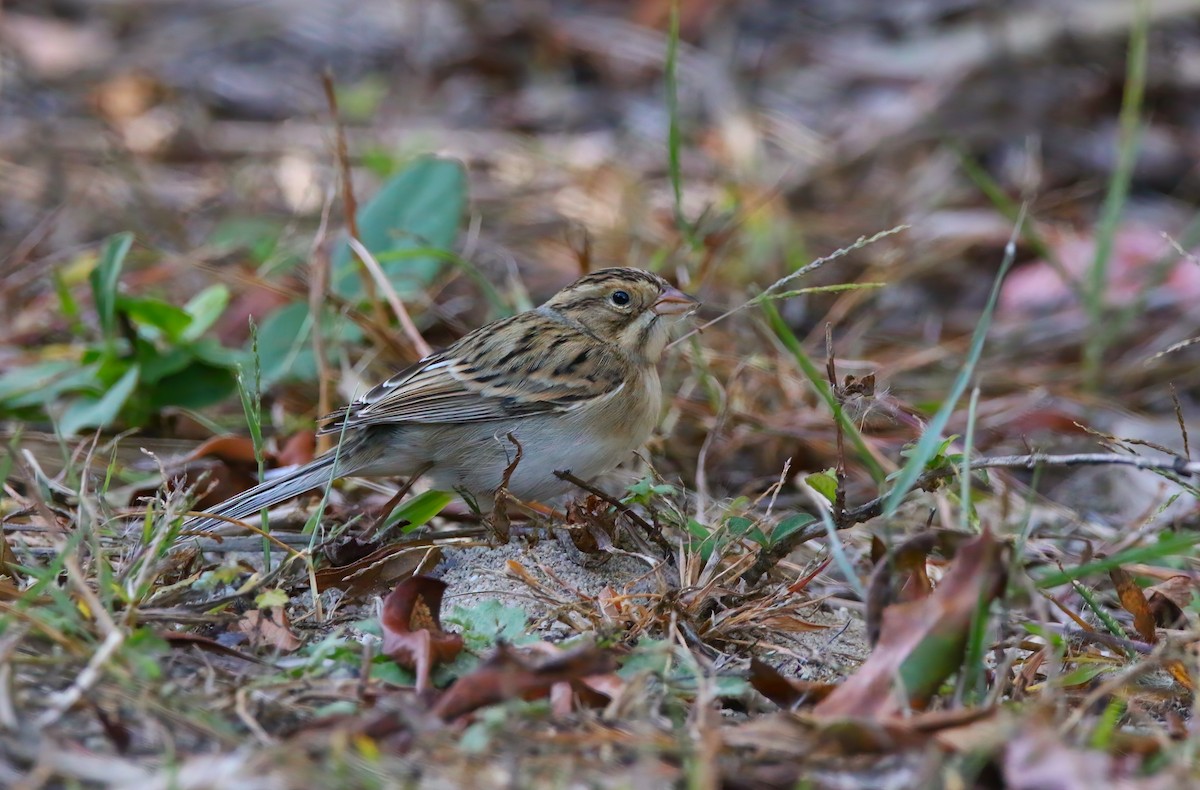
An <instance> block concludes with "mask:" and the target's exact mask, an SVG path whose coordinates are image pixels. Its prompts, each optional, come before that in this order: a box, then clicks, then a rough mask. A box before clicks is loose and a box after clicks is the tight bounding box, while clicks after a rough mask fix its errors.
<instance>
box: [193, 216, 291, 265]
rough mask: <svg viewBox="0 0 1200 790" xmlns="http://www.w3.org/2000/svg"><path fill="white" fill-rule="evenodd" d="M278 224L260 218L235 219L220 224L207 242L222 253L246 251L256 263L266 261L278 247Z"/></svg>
mask: <svg viewBox="0 0 1200 790" xmlns="http://www.w3.org/2000/svg"><path fill="white" fill-rule="evenodd" d="M281 234H282V225H281V223H280V222H277V221H275V220H271V219H264V218H261V217H256V218H249V217H235V218H233V219H227V220H223V221H222V222H220V223H219V224H218V225H217V227H216V228H215V229H214V230H213V232H212V235H211V236H209V239H208V242H209V244H211V245H212V246H214V247H216V248H218V249H220V250H222V251H232V250H246V251H247V252H249V253H250V257H251V258H253V259H254V260H255V261H257V262H258V263H262V262H263V261H265V260H267V259H268V258H269V257H271V255H272V254H273V253H274V252H275V248H276V247H277V246H278V245H279V237H280V235H281Z"/></svg>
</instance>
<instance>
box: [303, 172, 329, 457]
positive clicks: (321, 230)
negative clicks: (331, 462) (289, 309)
mask: <svg viewBox="0 0 1200 790" xmlns="http://www.w3.org/2000/svg"><path fill="white" fill-rule="evenodd" d="M332 208H333V192H332V191H330V192H329V193H328V197H327V198H326V200H325V205H324V206H322V207H321V223H320V225H318V226H317V233H316V235H314V236H313V243H312V246H311V247H310V248H309V253H308V259H309V264H308V268H309V271H310V272H312V277H311V279H310V280H309V284H308V314H309V315H310V316H312V320H313V330H312V347H313V358H314V359H316V362H317V413H318V414H329V413H330V412H331V411H333V399H332V398H331V391H332V390H333V375H332V374H331V373H330V369H329V354H328V353H326V349H325V334H324V332H322V331H321V314H322V313H323V312H324V309H325V297H326V294H327V292H328V291H329V268H330V257H329V251H328V250H326V249H325V235H326V233H327V229H328V228H329V214H330V212H331V210H332ZM331 447H333V437H332V436H330V435H328V434H319V435H318V436H317V454H318V455H320V454H321V453H324V452H326V451H327V450H329V449H330V448H331Z"/></svg>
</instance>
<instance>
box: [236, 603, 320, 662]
mask: <svg viewBox="0 0 1200 790" xmlns="http://www.w3.org/2000/svg"><path fill="white" fill-rule="evenodd" d="M234 627H235V628H236V630H238V631H240V632H242V633H243V634H245V635H246V636H247V638H248V639H249V640H250V644H252V645H254V646H255V647H269V648H272V649H274V650H278V651H279V652H281V653H291V652H293V651H295V650H298V649H299V648H300V646H301V645H303V644H304V642H302V641H301V640H300V637H298V636H296V634H295V633H293V632H292V626H291V623H289V622H288V617H287V612H285V611H284V610H283V607H282V606H272V607H271V608H270V609H266V610H264V609H252V610H251V611H249V612H246V613H245V614H243V615H242V617H241V619H240V620H238V621H237V625H236V626H234Z"/></svg>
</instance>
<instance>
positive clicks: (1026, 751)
mask: <svg viewBox="0 0 1200 790" xmlns="http://www.w3.org/2000/svg"><path fill="white" fill-rule="evenodd" d="M1112 767H1113V759H1112V757H1110V756H1109V755H1108V754H1105V753H1104V752H1101V751H1092V750H1088V751H1085V750H1083V749H1072V748H1070V747H1068V746H1067V745H1066V744H1065V743H1063V742H1062V739H1061V738H1060V737H1059V735H1058V734H1057V733H1056V732H1055V731H1054V730H1052V729H1050V728H1047V727H1037V728H1034V729H1032V730H1031V729H1029V728H1026V729H1025V730H1023V731H1022V732H1021V733H1020V734H1018V735H1017V736H1016V737H1014V738H1013V739H1012V740H1010V741H1009V742H1008V746H1007V748H1005V750H1004V757H1003V760H1002V763H1001V769H1002V771H1003V774H1004V779H1005V787H1009V788H1012V789H1013V790H1093V788H1097V787H1111V786H1112V784H1111V778H1112Z"/></svg>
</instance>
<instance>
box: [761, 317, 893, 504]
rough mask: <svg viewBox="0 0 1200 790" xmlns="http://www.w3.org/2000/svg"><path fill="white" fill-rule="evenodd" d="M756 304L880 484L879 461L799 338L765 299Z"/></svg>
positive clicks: (882, 472) (881, 478) (881, 469)
mask: <svg viewBox="0 0 1200 790" xmlns="http://www.w3.org/2000/svg"><path fill="white" fill-rule="evenodd" d="M760 304H761V307H762V311H763V313H765V314H766V316H767V323H768V324H770V325H771V329H772V330H773V331H774V332H775V336H776V337H778V338H779V340H780V342H782V343H783V345H784V346H785V347H786V348H787V350H788V351H790V352H791V353H792V357H793V358H794V359H795V360H796V364H797V365H798V366H799V367H800V370H801V371H802V372H803V373H804V377H805V378H807V379H808V381H809V383H810V384H812V386H813V389H814V390H816V391H817V394H818V395H819V396H820V397H821V400H823V401H825V403H826V404H827V405H828V406H829V409H830V411H832V412H833V416H834V419H835V420H837V422H838V424H839V425H841V427H842V433H843V434H844V435H845V436H846V438H847V439H849V440H850V444H851V445H852V446H853V447H854V451H855V453H856V454H857V455H858V460H859V461H860V462H861V463H862V464H863V466H865V467H866V468H867V471H868V472H869V473H870V474H871V478H872V479H873V480H874V481H875V482H876V483H882V482H883V481H884V478H885V477H887V475H886V473H885V472H884V471H883V467H882V466H880V465H879V462H878V461H877V460H875V455H874V454H873V453H872V452H871V449H870V448H869V447H867V443H866V442H865V441H864V440H863V437H862V434H861V433H860V432H859V430H858V426H857V425H855V424H854V421H853V420H851V419H850V418H849V417H847V416H846V413H845V411H844V410H843V409H842V404H840V403H838V400H837V398H835V397H834V396H833V391H832V390H831V389H830V387H829V382H827V381H826V380H825V374H824V373H823V372H822V371H821V370H820V368H818V367H817V365H816V364H814V363H813V361H812V359H810V358H809V356H808V354H807V353H805V351H804V346H803V345H801V343H800V339H799V338H798V337H796V334H795V333H794V332H793V331H792V329H791V327H789V326H788V325H787V322H786V321H784V320H783V316H781V315H780V314H779V311H778V310H776V309H775V305H774V304H773V303H772V302H771V301H770V300H769V299H765V300H763V301H762V302H761V303H760Z"/></svg>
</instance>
